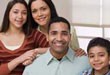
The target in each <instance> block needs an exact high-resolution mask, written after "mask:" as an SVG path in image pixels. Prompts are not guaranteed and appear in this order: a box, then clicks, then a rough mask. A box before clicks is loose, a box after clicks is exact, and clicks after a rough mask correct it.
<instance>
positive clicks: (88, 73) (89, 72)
mask: <svg viewBox="0 0 110 75" xmlns="http://www.w3.org/2000/svg"><path fill="white" fill-rule="evenodd" d="M81 75H94V73H93V69H92V68H91V69H88V70H86V71H84V72H83V73H82V74H81ZM104 75H110V70H109V72H107V73H106V74H104Z"/></svg>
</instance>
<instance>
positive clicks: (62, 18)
mask: <svg viewBox="0 0 110 75" xmlns="http://www.w3.org/2000/svg"><path fill="white" fill-rule="evenodd" d="M57 22H63V23H66V24H67V26H68V30H69V32H70V30H71V28H70V23H69V21H68V20H67V19H65V18H64V17H55V18H52V19H51V20H50V22H49V26H48V33H49V30H50V27H51V25H52V24H53V23H57Z"/></svg>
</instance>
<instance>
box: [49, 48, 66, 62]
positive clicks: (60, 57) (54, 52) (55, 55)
mask: <svg viewBox="0 0 110 75" xmlns="http://www.w3.org/2000/svg"><path fill="white" fill-rule="evenodd" d="M67 52H68V50H65V51H63V52H56V51H54V50H52V49H50V53H51V54H52V56H54V57H55V58H56V59H58V60H59V59H62V58H63V57H64V56H65V55H66V54H67Z"/></svg>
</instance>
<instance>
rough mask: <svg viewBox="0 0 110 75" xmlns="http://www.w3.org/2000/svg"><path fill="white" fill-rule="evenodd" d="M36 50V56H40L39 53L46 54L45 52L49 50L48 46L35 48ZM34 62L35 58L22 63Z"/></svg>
mask: <svg viewBox="0 0 110 75" xmlns="http://www.w3.org/2000/svg"><path fill="white" fill-rule="evenodd" d="M34 50H35V51H36V52H37V54H36V57H38V56H37V55H38V54H44V53H45V52H47V50H48V48H35V49H34ZM32 62H33V60H26V61H24V62H23V63H22V64H23V65H25V66H26V65H29V64H31V63H32Z"/></svg>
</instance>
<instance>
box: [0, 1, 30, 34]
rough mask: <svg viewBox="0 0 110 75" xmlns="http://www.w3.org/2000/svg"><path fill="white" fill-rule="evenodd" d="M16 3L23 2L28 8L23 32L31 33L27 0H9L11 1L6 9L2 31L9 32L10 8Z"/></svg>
mask: <svg viewBox="0 0 110 75" xmlns="http://www.w3.org/2000/svg"><path fill="white" fill-rule="evenodd" d="M16 3H21V4H23V5H24V6H25V7H26V9H27V21H26V23H25V24H24V25H23V32H24V33H25V35H29V34H30V32H31V25H30V23H29V16H28V5H27V3H26V1H25V0H11V1H9V3H8V5H7V7H6V10H5V14H4V18H3V21H2V26H1V30H0V32H7V30H8V29H9V24H10V22H9V13H10V10H11V9H12V7H13V6H14V5H15V4H16Z"/></svg>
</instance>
